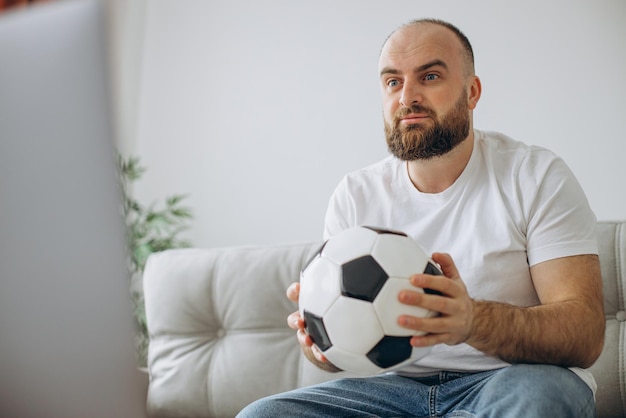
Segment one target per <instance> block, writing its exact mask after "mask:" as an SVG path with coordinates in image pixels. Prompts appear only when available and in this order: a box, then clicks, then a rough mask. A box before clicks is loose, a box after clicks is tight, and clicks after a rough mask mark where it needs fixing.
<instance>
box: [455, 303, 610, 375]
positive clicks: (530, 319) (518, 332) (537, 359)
mask: <svg viewBox="0 0 626 418" xmlns="http://www.w3.org/2000/svg"><path fill="white" fill-rule="evenodd" d="M603 341H604V317H603V315H602V313H601V312H600V313H599V312H593V311H592V309H590V308H589V306H588V305H586V304H584V303H582V302H579V301H565V302H559V303H554V304H547V305H540V306H534V307H528V308H523V307H517V306H512V305H508V304H504V303H498V302H485V301H474V319H473V322H472V331H471V333H470V337H469V338H468V340H467V341H466V342H467V343H468V344H470V345H471V346H473V347H475V348H476V349H478V350H480V351H482V352H484V353H485V354H488V355H491V356H494V357H497V358H500V359H502V360H504V361H506V362H509V363H544V364H555V365H560V366H567V367H583V368H586V367H589V366H591V365H592V364H593V362H594V361H595V360H596V358H597V357H598V356H599V354H600V351H601V350H602V345H603Z"/></svg>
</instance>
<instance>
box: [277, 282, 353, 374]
mask: <svg viewBox="0 0 626 418" xmlns="http://www.w3.org/2000/svg"><path fill="white" fill-rule="evenodd" d="M299 296H300V283H292V284H291V285H290V286H289V287H288V288H287V298H289V300H291V301H293V302H296V303H297V302H298V297H299ZM287 323H288V324H289V327H290V328H292V329H295V330H296V331H297V333H296V336H297V337H298V342H299V343H300V347H302V351H303V352H304V355H305V357H306V358H307V359H309V361H311V363H313V364H315V365H316V366H317V367H319V368H320V369H322V370H325V371H327V372H333V373H334V372H339V371H341V369H339V368H338V367H336V366H335V365H334V364H332V363H331V362H329V361H328V359H327V358H326V356H325V355H324V354H323V353H322V351H321V350H320V349H319V348H318V347H317V346H316V345H315V344H314V343H313V340H312V339H311V337H310V336H309V334H307V333H306V330H305V328H304V327H305V323H304V319H302V316H300V312H299V311H295V312H293V313H292V314H290V315H289V316H288V317H287Z"/></svg>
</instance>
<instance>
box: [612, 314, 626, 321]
mask: <svg viewBox="0 0 626 418" xmlns="http://www.w3.org/2000/svg"><path fill="white" fill-rule="evenodd" d="M615 319H617V320H618V321H620V322H624V321H626V312H624V311H617V312H616V313H615Z"/></svg>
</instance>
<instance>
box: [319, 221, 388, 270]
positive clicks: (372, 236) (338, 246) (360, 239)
mask: <svg viewBox="0 0 626 418" xmlns="http://www.w3.org/2000/svg"><path fill="white" fill-rule="evenodd" d="M376 238H378V233H377V232H376V231H373V230H371V229H368V228H351V229H347V230H345V231H342V232H341V233H340V234H337V235H336V236H334V237H333V238H332V239H330V240H328V241H327V242H326V245H325V246H324V249H323V250H322V254H324V256H325V257H328V258H330V259H331V260H332V261H334V262H335V263H337V264H340V265H341V264H344V263H347V262H348V261H351V260H354V259H355V258H359V257H362V256H364V255H368V254H370V252H371V251H372V247H373V246H374V243H375V242H376Z"/></svg>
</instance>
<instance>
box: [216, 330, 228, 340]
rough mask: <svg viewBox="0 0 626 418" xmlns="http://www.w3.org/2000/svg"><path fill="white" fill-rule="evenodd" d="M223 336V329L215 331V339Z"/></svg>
mask: <svg viewBox="0 0 626 418" xmlns="http://www.w3.org/2000/svg"><path fill="white" fill-rule="evenodd" d="M224 335H226V331H225V330H224V328H220V329H218V330H217V338H223V337H224Z"/></svg>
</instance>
